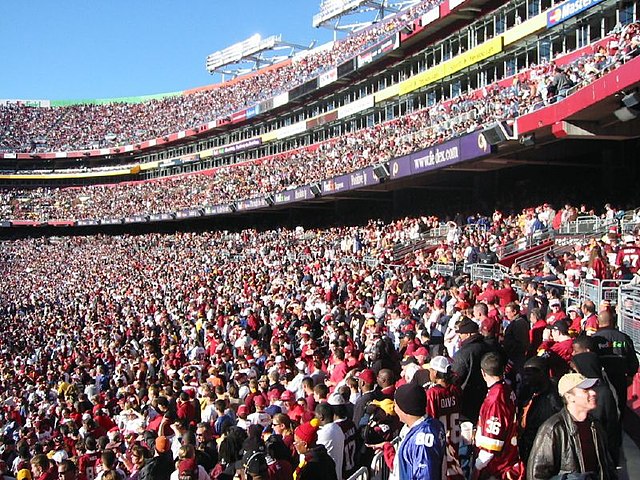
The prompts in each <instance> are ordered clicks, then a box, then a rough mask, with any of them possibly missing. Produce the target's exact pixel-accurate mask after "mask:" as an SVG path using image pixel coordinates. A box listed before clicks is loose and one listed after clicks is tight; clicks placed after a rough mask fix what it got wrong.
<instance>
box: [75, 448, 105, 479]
mask: <svg viewBox="0 0 640 480" xmlns="http://www.w3.org/2000/svg"><path fill="white" fill-rule="evenodd" d="M99 457H100V455H99V454H98V453H96V452H92V453H85V454H84V455H82V456H81V457H80V458H79V459H78V480H95V478H96V474H97V473H96V464H97V463H98V458H99Z"/></svg>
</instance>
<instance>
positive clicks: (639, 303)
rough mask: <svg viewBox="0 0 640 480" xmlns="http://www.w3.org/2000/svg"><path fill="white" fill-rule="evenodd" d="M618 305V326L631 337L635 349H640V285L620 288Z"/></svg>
mask: <svg viewBox="0 0 640 480" xmlns="http://www.w3.org/2000/svg"><path fill="white" fill-rule="evenodd" d="M619 300H620V303H619V305H618V318H619V321H618V326H619V327H620V330H621V331H622V332H624V333H626V334H627V335H629V336H630V337H631V339H632V340H633V343H634V345H635V347H636V353H638V351H637V349H639V348H640V285H624V286H622V287H620V295H619Z"/></svg>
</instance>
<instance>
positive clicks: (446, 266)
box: [429, 263, 456, 277]
mask: <svg viewBox="0 0 640 480" xmlns="http://www.w3.org/2000/svg"><path fill="white" fill-rule="evenodd" d="M429 270H430V271H431V274H432V275H434V274H435V275H442V276H443V277H452V276H453V274H454V273H455V272H456V264H455V263H434V264H433V265H431V266H430V267H429Z"/></svg>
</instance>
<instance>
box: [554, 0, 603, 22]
mask: <svg viewBox="0 0 640 480" xmlns="http://www.w3.org/2000/svg"><path fill="white" fill-rule="evenodd" d="M600 2H602V0H568V1H566V2H563V3H561V4H560V5H558V6H557V7H554V8H552V9H551V10H549V11H548V12H547V28H551V27H554V26H556V25H558V24H560V23H562V22H564V21H565V20H568V19H569V18H571V17H575V16H576V15H577V14H579V13H580V12H584V11H585V10H588V9H590V8H591V7H593V6H594V5H597V4H598V3H600Z"/></svg>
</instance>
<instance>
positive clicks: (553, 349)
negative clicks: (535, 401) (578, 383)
mask: <svg viewBox="0 0 640 480" xmlns="http://www.w3.org/2000/svg"><path fill="white" fill-rule="evenodd" d="M538 355H541V356H544V357H546V358H548V360H549V370H550V372H551V376H552V377H554V378H560V377H561V376H562V375H564V374H565V373H569V371H570V370H571V367H570V365H569V363H570V362H571V358H572V357H573V338H569V339H568V340H563V341H562V342H554V341H553V340H547V341H545V342H542V344H541V345H540V348H539V349H538Z"/></svg>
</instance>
